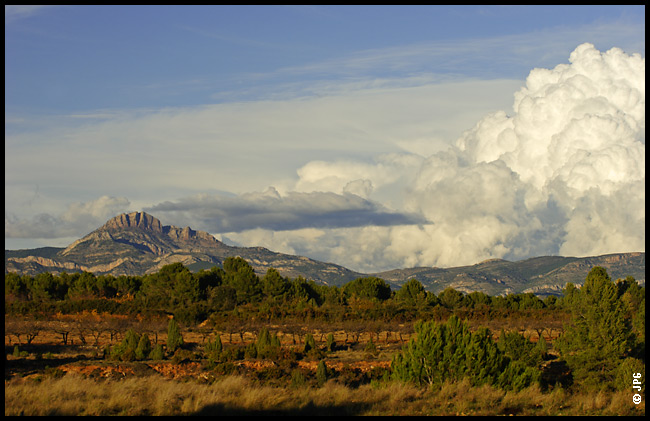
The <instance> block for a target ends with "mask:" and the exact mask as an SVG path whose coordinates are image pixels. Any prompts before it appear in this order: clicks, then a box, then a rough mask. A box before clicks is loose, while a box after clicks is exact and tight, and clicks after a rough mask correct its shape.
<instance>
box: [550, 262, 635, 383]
mask: <svg viewBox="0 0 650 421" xmlns="http://www.w3.org/2000/svg"><path fill="white" fill-rule="evenodd" d="M570 310H571V323H570V324H568V325H567V326H565V331H564V334H563V335H562V336H561V338H560V339H559V340H558V343H557V345H558V348H559V350H560V353H561V355H562V358H564V359H565V360H566V362H567V364H568V366H569V368H571V371H572V374H573V379H574V381H576V382H579V383H580V384H582V385H584V386H586V387H593V388H602V387H614V386H613V385H614V382H615V378H616V373H617V369H618V366H619V365H620V364H621V363H622V362H623V360H624V358H625V357H626V354H627V352H628V350H630V349H631V348H633V346H634V343H633V342H634V341H633V339H634V336H633V335H632V330H631V327H630V325H629V322H628V321H627V320H626V319H625V317H624V313H623V309H622V306H621V302H620V301H619V299H618V294H617V287H616V285H615V284H614V283H613V282H612V280H611V279H610V277H609V275H608V274H607V271H606V270H605V269H604V268H602V267H600V266H595V267H594V268H592V269H591V271H590V272H589V274H588V275H587V278H586V280H585V283H584V285H583V287H582V288H581V289H580V290H577V289H576V290H574V291H572V294H571V300H570Z"/></svg>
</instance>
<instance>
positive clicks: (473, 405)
mask: <svg viewBox="0 0 650 421" xmlns="http://www.w3.org/2000/svg"><path fill="white" fill-rule="evenodd" d="M644 414H645V403H642V404H640V405H634V404H633V403H632V401H631V393H627V392H625V393H623V392H617V393H580V392H577V393H576V392H573V393H569V392H567V391H565V390H564V389H562V388H556V389H554V390H552V391H550V392H544V393H543V392H542V391H540V389H539V387H537V386H533V387H530V388H528V389H524V390H522V391H520V392H516V393H515V392H505V391H503V390H500V389H495V388H492V387H490V386H482V387H471V386H470V385H469V384H468V383H467V382H465V381H462V382H457V383H447V384H444V385H443V386H442V387H440V388H438V389H436V390H433V389H421V388H416V387H413V386H409V385H404V384H401V383H396V382H378V383H376V384H369V385H363V386H360V387H358V388H350V387H347V386H343V385H341V384H338V383H336V382H335V381H328V382H327V383H325V384H324V385H323V386H322V387H314V386H305V387H291V386H289V385H287V386H286V387H277V386H268V385H263V384H259V383H257V382H254V381H251V380H250V379H248V378H246V377H243V376H237V375H235V376H233V375H228V376H223V377H220V378H219V379H218V380H217V381H215V382H212V383H207V382H198V381H177V380H169V379H164V378H161V377H159V376H144V377H127V378H123V379H119V380H112V379H110V380H106V379H99V380H97V379H91V378H87V377H83V376H80V375H70V374H68V375H65V376H61V377H57V376H43V377H40V378H37V379H34V378H32V379H23V378H14V379H12V380H10V381H6V382H5V415H334V416H336V415H353V416H368V415H644Z"/></svg>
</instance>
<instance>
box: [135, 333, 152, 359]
mask: <svg viewBox="0 0 650 421" xmlns="http://www.w3.org/2000/svg"><path fill="white" fill-rule="evenodd" d="M150 353H151V341H150V340H149V335H147V334H146V333H145V334H144V335H142V336H141V337H140V340H139V341H138V347H137V348H136V349H135V358H136V359H138V360H145V359H147V357H149V354H150Z"/></svg>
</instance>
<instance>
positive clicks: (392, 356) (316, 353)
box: [5, 259, 645, 415]
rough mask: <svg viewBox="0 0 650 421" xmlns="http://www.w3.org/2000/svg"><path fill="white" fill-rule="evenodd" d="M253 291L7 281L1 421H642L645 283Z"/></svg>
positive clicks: (242, 280) (591, 279)
mask: <svg viewBox="0 0 650 421" xmlns="http://www.w3.org/2000/svg"><path fill="white" fill-rule="evenodd" d="M255 277H256V275H254V273H252V272H251V270H250V267H249V266H247V263H246V261H244V260H243V259H233V260H231V261H228V263H227V264H224V268H223V269H221V268H217V269H212V270H210V271H201V272H198V273H191V272H189V271H188V270H187V269H186V268H185V267H183V265H180V264H174V265H169V266H166V267H164V268H163V270H161V272H159V273H156V274H151V275H146V276H145V277H143V278H142V279H139V278H137V277H136V278H130V279H129V280H128V282H127V279H122V280H120V281H118V278H113V279H110V278H102V280H101V282H100V281H99V277H95V276H94V275H92V274H87V275H83V276H78V277H77V276H68V275H59V276H52V275H50V276H38V277H37V278H38V280H36V278H34V279H32V280H30V279H28V278H29V277H18V278H17V277H16V276H15V275H11V274H6V275H5V309H6V313H5V358H6V360H7V363H6V366H7V367H6V370H5V415H15V414H25V415H181V414H187V415H189V414H196V415H210V414H242V415H243V414H253V415H255V414H259V415H262V414H279V415H283V414H286V415H308V414H319V415H321V414H324V413H325V414H331V415H455V414H472V415H507V414H517V415H589V414H597V415H608V414H616V415H642V414H644V413H645V404H644V403H642V404H640V405H635V404H633V403H632V402H631V397H632V395H633V393H632V377H631V376H632V375H636V373H642V375H643V376H645V318H644V314H645V288H644V287H640V286H639V285H638V283H637V282H636V281H635V280H634V278H631V277H628V278H626V279H625V280H618V281H616V282H614V281H612V280H611V279H610V278H609V276H608V275H607V273H606V271H604V269H602V268H600V267H595V268H594V269H592V271H591V272H590V273H589V276H588V277H587V279H586V282H585V286H584V287H582V288H576V287H574V286H573V285H571V284H569V285H567V288H566V289H565V291H564V295H563V296H562V297H557V298H555V297H554V299H545V300H541V299H539V298H538V297H535V296H534V295H533V294H511V295H508V296H505V297H502V296H495V297H492V296H489V295H486V294H483V293H471V294H464V293H462V292H459V291H455V290H453V289H446V290H444V291H442V292H441V293H440V294H439V295H437V296H436V295H435V294H432V293H430V292H427V291H424V290H423V288H422V286H421V285H420V284H419V283H418V282H417V281H415V280H413V281H411V282H409V283H408V285H407V289H405V290H400V291H398V292H394V291H391V290H390V287H389V286H388V284H385V283H383V281H381V280H380V279H378V278H362V279H359V280H357V281H353V282H351V283H350V285H349V286H348V285H346V286H344V287H343V288H339V287H335V286H334V287H327V286H323V285H318V284H315V283H313V282H309V281H306V280H304V279H301V278H298V279H294V280H291V279H288V278H283V277H281V276H280V275H279V274H278V273H277V271H273V270H269V271H268V273H267V275H266V276H265V277H263V278H262V279H255ZM93 282H95V283H93ZM97 285H101V288H100V287H98V286H97ZM71 290H73V291H74V293H73V294H70V291H71ZM127 290H128V291H129V292H128V293H126V292H125V294H126V295H118V294H117V292H116V291H127ZM170 313H171V314H170ZM639 315H643V317H640V316H639ZM603 350H605V351H607V352H602V351H603ZM118 379H119V380H118ZM154 383H155V385H156V386H155V387H154V386H153V385H152V384H154ZM641 393H642V394H644V393H645V382H643V387H642V391H641ZM398 403H399V404H398Z"/></svg>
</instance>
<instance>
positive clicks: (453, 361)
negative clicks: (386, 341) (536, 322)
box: [392, 316, 539, 390]
mask: <svg viewBox="0 0 650 421" xmlns="http://www.w3.org/2000/svg"><path fill="white" fill-rule="evenodd" d="M415 331H416V333H417V337H416V338H414V339H411V341H410V342H409V343H408V344H407V345H405V346H404V347H403V348H402V352H401V353H398V354H396V355H395V356H394V357H393V363H392V370H393V377H394V378H396V379H397V380H401V381H405V382H412V383H415V384H418V385H425V384H428V385H438V386H440V385H442V384H443V383H444V382H445V381H447V380H451V381H459V380H462V379H463V378H468V379H469V380H470V383H471V384H472V385H473V386H478V385H482V384H499V385H501V386H503V387H504V388H506V389H514V390H520V388H522V387H526V386H527V385H530V384H531V383H532V382H535V381H539V371H538V370H537V369H536V368H534V367H529V366H527V365H526V364H525V363H523V362H521V361H516V364H510V359H509V358H508V357H507V356H506V355H505V354H504V353H503V352H502V351H500V350H499V348H498V347H497V345H496V344H495V343H494V341H493V340H492V337H491V336H492V335H491V333H490V331H489V330H488V329H487V328H479V329H478V330H477V331H476V332H474V333H472V332H471V331H470V330H469V325H468V324H467V323H465V322H461V321H460V320H459V319H458V317H456V316H451V317H450V318H449V320H448V321H447V322H446V323H436V322H435V321H430V322H418V323H416V325H415ZM533 346H534V345H533Z"/></svg>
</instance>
